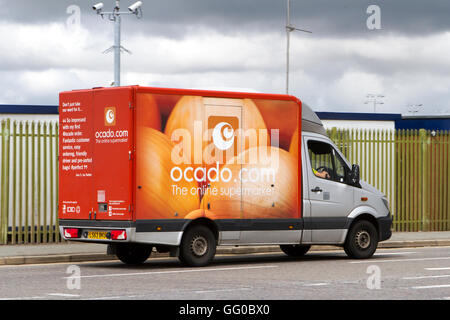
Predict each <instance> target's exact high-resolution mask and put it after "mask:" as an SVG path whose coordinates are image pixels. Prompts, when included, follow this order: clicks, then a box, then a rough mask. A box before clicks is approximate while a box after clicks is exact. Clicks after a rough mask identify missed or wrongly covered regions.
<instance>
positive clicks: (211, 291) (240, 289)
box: [194, 288, 253, 293]
mask: <svg viewBox="0 0 450 320" xmlns="http://www.w3.org/2000/svg"><path fill="white" fill-rule="evenodd" d="M252 289H253V288H230V289H217V290H196V291H194V292H195V293H214V292H227V291H242V290H252Z"/></svg>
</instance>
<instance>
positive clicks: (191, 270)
mask: <svg viewBox="0 0 450 320" xmlns="http://www.w3.org/2000/svg"><path fill="white" fill-rule="evenodd" d="M277 267H278V266H256V267H236V268H211V269H200V268H199V269H189V270H170V271H151V272H134V273H110V274H95V275H89V276H80V278H106V277H125V276H144V275H156V274H171V273H189V272H208V271H233V270H249V269H265V268H277ZM67 278H69V277H64V278H63V279H67Z"/></svg>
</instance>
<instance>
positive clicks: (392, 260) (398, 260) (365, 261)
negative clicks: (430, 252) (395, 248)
mask: <svg viewBox="0 0 450 320" xmlns="http://www.w3.org/2000/svg"><path fill="white" fill-rule="evenodd" d="M448 259H450V257H436V258H414V259H391V260H377V259H368V260H364V261H350V262H349V263H371V264H376V263H382V262H408V261H425V260H448Z"/></svg>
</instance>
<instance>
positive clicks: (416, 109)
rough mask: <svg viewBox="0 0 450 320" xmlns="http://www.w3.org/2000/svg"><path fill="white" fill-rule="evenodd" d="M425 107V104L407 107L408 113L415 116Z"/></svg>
mask: <svg viewBox="0 0 450 320" xmlns="http://www.w3.org/2000/svg"><path fill="white" fill-rule="evenodd" d="M422 106H423V104H409V105H408V106H407V107H408V113H411V114H413V115H414V114H415V113H418V112H419V109H420V107H422Z"/></svg>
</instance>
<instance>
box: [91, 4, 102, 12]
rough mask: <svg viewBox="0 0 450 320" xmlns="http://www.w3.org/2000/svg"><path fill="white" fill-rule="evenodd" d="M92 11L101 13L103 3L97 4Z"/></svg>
mask: <svg viewBox="0 0 450 320" xmlns="http://www.w3.org/2000/svg"><path fill="white" fill-rule="evenodd" d="M92 9H94V10H96V11H97V12H100V11H101V10H102V9H103V2H100V3H97V4H96V5H94V6H93V7H92Z"/></svg>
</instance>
